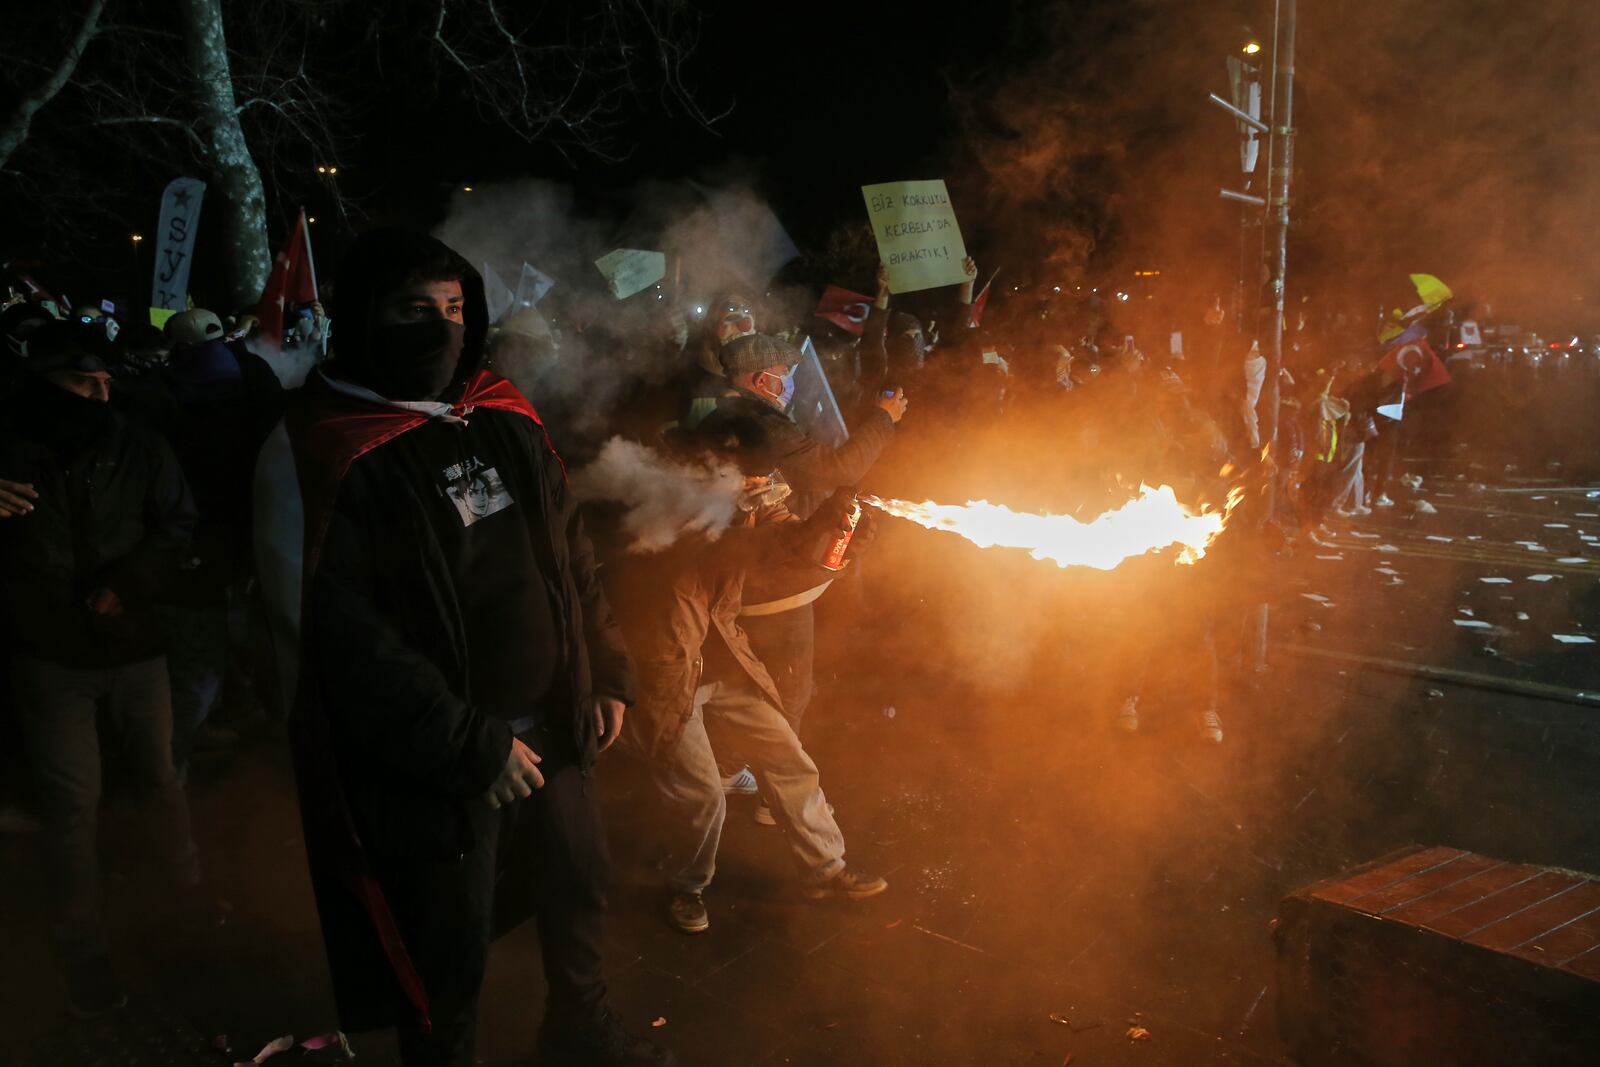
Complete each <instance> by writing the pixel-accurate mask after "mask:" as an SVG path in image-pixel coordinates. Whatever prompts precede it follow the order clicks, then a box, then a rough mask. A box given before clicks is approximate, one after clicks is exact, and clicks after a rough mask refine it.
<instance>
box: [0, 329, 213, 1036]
mask: <svg viewBox="0 0 1600 1067" xmlns="http://www.w3.org/2000/svg"><path fill="white" fill-rule="evenodd" d="M108 360H109V353H108V350H107V347H106V338H105V331H104V330H102V329H100V328H99V327H96V326H92V325H88V324H83V323H76V322H54V323H49V324H46V325H43V326H41V327H39V329H38V330H37V331H35V332H34V333H33V334H32V336H31V337H30V338H29V341H28V351H27V358H26V360H25V364H24V365H25V367H26V373H25V375H24V378H23V381H22V383H21V385H20V386H19V387H18V389H17V392H16V394H15V395H14V396H13V397H11V398H10V399H9V402H8V404H7V407H6V410H5V412H4V417H3V418H0V491H3V493H4V495H3V496H0V559H4V560H5V566H4V567H3V568H0V638H3V640H4V649H5V651H6V653H7V655H8V659H9V661H8V663H7V664H6V671H5V673H6V675H7V677H8V678H9V681H10V683H11V687H12V690H11V691H12V697H13V702H14V708H15V713H16V718H17V723H18V725H19V727H20V732H21V734H22V737H23V741H24V743H25V748H26V751H27V756H28V761H29V764H30V766H31V768H32V770H33V775H34V778H35V780H36V782H37V784H38V790H39V804H40V814H41V816H42V821H43V827H44V843H45V850H46V853H47V856H48V859H49V863H50V867H51V868H52V873H53V875H54V880H55V883H56V886H55V892H56V895H55V899H54V904H55V908H56V915H55V916H54V920H55V934H56V937H57V941H58V944H59V948H60V951H61V954H62V959H63V962H64V964H65V986H66V990H67V995H68V998H69V1000H70V1002H71V1005H72V1008H73V1010H74V1011H75V1012H76V1013H77V1014H78V1015H80V1016H83V1017H88V1016H93V1015H98V1014H102V1013H104V1012H106V1011H109V1010H112V1009H115V1008H117V1007H120V1006H121V1005H122V1004H123V1003H125V1002H126V999H127V994H126V993H125V991H124V990H123V989H122V987H121V986H120V984H119V983H118V982H117V979H116V977H115V971H114V969H113V967H112V964H111V960H110V955H109V950H108V947H107V943H106V937H105V933H104V931H103V929H102V920H101V894H100V868H99V863H98V859H97V848H96V826H97V822H98V810H99V805H100V793H101V785H102V783H101V744H100V735H99V727H98V722H99V720H101V719H104V720H105V721H107V722H109V723H110V725H112V726H113V727H114V728H115V730H116V733H117V734H118V735H119V737H118V739H119V740H120V742H121V745H120V747H119V749H118V757H117V758H118V763H119V765H120V766H121V768H122V769H123V770H124V771H125V772H127V773H128V774H129V775H130V776H131V777H132V778H133V779H134V780H135V781H137V782H138V783H139V784H140V785H141V786H143V787H144V791H145V792H146V793H147V795H148V797H149V798H150V801H151V802H152V807H153V808H154V810H155V812H156V814H157V815H158V816H159V822H160V826H161V834H160V838H159V840H160V847H161V853H162V854H161V856H160V857H159V858H160V859H161V860H162V861H163V862H164V863H165V864H166V866H167V867H169V868H170V870H171V873H172V875H173V878H174V881H175V883H176V884H177V886H178V887H180V888H181V889H184V890H193V889H194V888H196V887H197V885H198V882H199V865H198V862H197V860H196V855H195V847H194V841H193V838H192V837H191V836H190V832H189V807H188V802H187V800H186V799H185V797H184V794H183V787H182V785H180V784H179V781H178V774H177V769H176V768H175V767H174V766H173V761H172V704H171V699H170V695H169V692H168V682H167V663H166V659H165V657H164V655H163V649H162V643H161V637H160V632H159V627H157V626H156V625H155V621H154V618H153V616H152V614H151V612H152V609H153V607H154V606H155V603H156V602H157V601H158V600H159V599H160V597H161V595H162V593H163V592H164V590H165V589H166V588H167V586H168V584H169V583H170V582H171V580H172V577H173V575H174V573H175V572H176V571H177V569H178V562H179V560H180V558H181V557H182V555H183V553H184V551H185V549H186V547H187V545H188V542H189V538H190V536H191V534H192V531H193V528H194V522H195V513H194V506H193V504H192V503H191V502H190V499H189V491H188V488H187V487H186V486H185V484H184V479H183V474H182V472H181V470H180V469H179V467H178V461H177V459H176V458H175V457H174V456H173V454H172V452H171V450H170V449H168V448H167V446H166V445H165V444H164V443H162V441H161V439H160V438H159V437H157V436H156V435H155V434H153V433H151V432H149V431H147V430H145V429H144V428H143V427H140V426H138V425H137V424H134V423H131V422H129V421H127V420H126V419H124V418H123V417H122V416H121V415H120V414H118V413H117V412H116V411H115V410H113V409H112V406H111V404H110V403H109V399H110V390H109V383H110V381H111V374H110V371H109V367H108Z"/></svg>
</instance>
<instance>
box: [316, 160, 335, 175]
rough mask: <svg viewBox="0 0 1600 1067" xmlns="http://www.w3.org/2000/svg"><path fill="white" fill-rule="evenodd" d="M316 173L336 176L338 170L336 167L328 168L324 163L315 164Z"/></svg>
mask: <svg viewBox="0 0 1600 1067" xmlns="http://www.w3.org/2000/svg"><path fill="white" fill-rule="evenodd" d="M317 173H318V174H328V175H333V174H338V173H339V168H338V167H330V166H328V165H327V164H326V163H318V164H317Z"/></svg>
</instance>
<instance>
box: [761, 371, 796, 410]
mask: <svg viewBox="0 0 1600 1067" xmlns="http://www.w3.org/2000/svg"><path fill="white" fill-rule="evenodd" d="M758 380H759V381H760V382H761V386H762V388H763V389H766V388H768V387H769V386H770V384H771V383H772V382H777V383H778V391H777V393H776V394H773V393H763V394H762V396H763V397H764V398H765V399H766V400H767V401H768V402H769V403H770V404H772V406H773V407H775V408H777V409H778V410H779V411H788V410H789V405H790V404H792V403H793V402H794V368H793V367H790V368H789V369H788V370H786V371H784V372H783V373H782V374H774V373H772V372H771V371H762V372H761V377H760V379H758Z"/></svg>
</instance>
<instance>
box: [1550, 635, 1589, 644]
mask: <svg viewBox="0 0 1600 1067" xmlns="http://www.w3.org/2000/svg"><path fill="white" fill-rule="evenodd" d="M1550 636H1551V637H1553V638H1555V639H1556V640H1557V641H1560V642H1561V643H1562V644H1563V645H1592V644H1594V638H1592V637H1588V636H1585V635H1584V634H1551V635H1550Z"/></svg>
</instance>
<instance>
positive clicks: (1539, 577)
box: [1528, 574, 1555, 582]
mask: <svg viewBox="0 0 1600 1067" xmlns="http://www.w3.org/2000/svg"><path fill="white" fill-rule="evenodd" d="M1554 580H1555V575H1553V574H1530V575H1528V581H1530V582H1549V581H1554Z"/></svg>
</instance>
